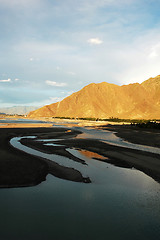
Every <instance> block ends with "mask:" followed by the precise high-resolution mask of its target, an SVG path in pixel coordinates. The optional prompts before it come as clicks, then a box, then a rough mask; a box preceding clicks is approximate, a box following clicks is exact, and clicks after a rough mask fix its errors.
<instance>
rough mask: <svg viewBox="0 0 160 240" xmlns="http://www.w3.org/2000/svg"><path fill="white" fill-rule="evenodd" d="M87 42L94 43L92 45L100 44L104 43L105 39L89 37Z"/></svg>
mask: <svg viewBox="0 0 160 240" xmlns="http://www.w3.org/2000/svg"><path fill="white" fill-rule="evenodd" d="M87 42H88V43H90V44H92V45H99V44H102V43H103V41H102V40H101V39H99V38H90V39H88V41H87Z"/></svg>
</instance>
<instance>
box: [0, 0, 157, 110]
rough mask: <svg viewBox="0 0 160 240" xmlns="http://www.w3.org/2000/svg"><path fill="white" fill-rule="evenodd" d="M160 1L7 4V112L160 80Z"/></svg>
mask: <svg viewBox="0 0 160 240" xmlns="http://www.w3.org/2000/svg"><path fill="white" fill-rule="evenodd" d="M159 9H160V0H0V107H10V106H18V105H25V106H31V105H32V106H43V105H46V104H50V103H53V102H57V101H60V100H62V99H63V98H65V97H66V96H69V95H70V94H71V93H73V92H76V91H79V90H80V89H81V88H83V87H84V86H86V85H88V84H90V83H100V82H104V81H105V82H108V83H113V84H118V85H124V84H129V83H135V82H138V83H141V82H143V81H144V80H147V79H148V78H150V77H155V76H157V75H159V74H160V14H159Z"/></svg>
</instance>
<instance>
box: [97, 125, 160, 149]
mask: <svg viewBox="0 0 160 240" xmlns="http://www.w3.org/2000/svg"><path fill="white" fill-rule="evenodd" d="M98 129H103V130H108V131H113V132H115V134H116V136H118V137H120V138H122V139H123V140H125V141H128V142H131V143H135V144H141V145H147V146H152V147H158V148H160V130H159V129H150V128H139V127H137V126H136V125H135V126H133V125H129V124H127V125H126V124H122V125H119V124H114V125H113V124H105V125H102V126H100V127H98Z"/></svg>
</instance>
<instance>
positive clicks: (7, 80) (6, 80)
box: [0, 78, 11, 82]
mask: <svg viewBox="0 0 160 240" xmlns="http://www.w3.org/2000/svg"><path fill="white" fill-rule="evenodd" d="M0 82H11V79H10V78H8V79H4V80H0Z"/></svg>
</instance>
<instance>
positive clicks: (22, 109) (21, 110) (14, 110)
mask: <svg viewBox="0 0 160 240" xmlns="http://www.w3.org/2000/svg"><path fill="white" fill-rule="evenodd" d="M36 109H37V107H30V106H15V107H7V108H0V112H1V113H5V114H19V115H26V114H28V113H29V112H30V111H34V110H36Z"/></svg>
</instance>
